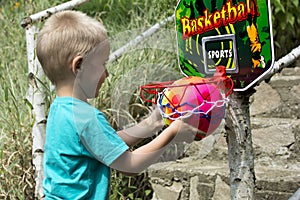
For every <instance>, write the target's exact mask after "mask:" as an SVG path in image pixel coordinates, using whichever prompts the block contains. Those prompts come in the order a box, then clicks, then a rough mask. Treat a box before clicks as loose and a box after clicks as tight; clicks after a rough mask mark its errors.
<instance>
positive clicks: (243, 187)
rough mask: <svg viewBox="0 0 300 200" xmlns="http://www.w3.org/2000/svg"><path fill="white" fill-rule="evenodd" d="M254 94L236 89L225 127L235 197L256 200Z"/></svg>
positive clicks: (231, 182)
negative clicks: (252, 100)
mask: <svg viewBox="0 0 300 200" xmlns="http://www.w3.org/2000/svg"><path fill="white" fill-rule="evenodd" d="M251 94H253V93H252V92H248V93H247V94H242V93H238V92H234V93H233V94H232V95H231V96H230V102H229V104H228V108H227V114H226V126H225V128H226V134H227V135H226V139H227V144H228V158H229V169H230V196H231V199H232V200H236V199H238V200H243V199H247V200H251V199H255V197H254V187H255V173H254V154H253V147H252V135H251V127H250V112H249V97H250V96H251Z"/></svg>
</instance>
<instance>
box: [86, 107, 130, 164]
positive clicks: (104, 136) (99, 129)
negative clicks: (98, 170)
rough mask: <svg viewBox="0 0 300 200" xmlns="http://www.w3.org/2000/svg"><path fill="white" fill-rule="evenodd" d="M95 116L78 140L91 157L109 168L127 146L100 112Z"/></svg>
mask: <svg viewBox="0 0 300 200" xmlns="http://www.w3.org/2000/svg"><path fill="white" fill-rule="evenodd" d="M95 114H96V116H95V117H94V118H93V119H92V120H89V122H88V124H87V125H86V126H85V128H84V129H83V130H82V132H81V133H80V140H81V142H82V143H83V145H84V146H85V148H86V149H87V150H88V151H89V153H90V154H92V156H94V157H95V158H96V159H97V160H99V161H100V162H102V163H104V164H105V165H107V166H109V165H110V164H111V163H112V162H113V161H114V160H116V159H117V158H118V157H119V156H120V155H122V154H123V153H124V152H125V151H126V150H127V149H128V146H127V145H126V143H125V142H124V141H123V140H122V138H120V136H119V135H118V134H117V132H116V131H115V130H114V129H113V128H112V127H111V125H110V124H109V122H108V121H107V120H106V118H105V116H104V115H103V114H102V113H101V112H96V113H95Z"/></svg>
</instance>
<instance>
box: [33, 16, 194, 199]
mask: <svg viewBox="0 0 300 200" xmlns="http://www.w3.org/2000/svg"><path fill="white" fill-rule="evenodd" d="M36 50H37V57H38V59H39V61H40V63H41V65H42V67H43V69H44V71H45V74H46V75H47V77H48V78H49V79H50V80H51V82H52V83H53V84H54V85H55V87H56V93H57V97H56V98H55V100H54V102H53V103H52V105H51V107H50V112H49V116H48V120H47V128H46V144H45V155H44V169H45V170H44V175H45V180H44V193H45V199H46V200H47V199H72V200H75V199H97V200H102V199H108V196H109V177H110V168H113V169H116V170H119V171H121V172H124V173H126V174H136V173H139V172H141V171H143V170H144V169H146V168H147V167H148V166H149V165H151V164H153V163H155V162H156V160H157V159H158V158H159V156H160V155H161V154H162V152H163V150H164V149H165V148H166V147H167V146H168V144H170V142H172V141H180V142H182V141H186V142H189V143H190V142H192V141H193V139H194V136H195V134H196V131H197V130H196V129H195V128H192V127H191V126H189V125H187V124H185V123H184V122H183V121H181V120H176V121H174V122H173V123H172V124H171V125H170V126H169V127H168V128H166V129H165V130H163V131H162V132H161V134H160V135H159V136H157V137H156V138H155V139H154V140H152V141H151V142H149V143H148V144H146V145H144V146H142V147H140V148H138V149H136V150H134V151H132V152H131V151H129V150H128V149H129V147H130V146H132V145H134V144H136V143H137V142H139V141H141V140H142V139H143V138H147V137H150V136H153V135H154V134H155V133H156V132H157V131H159V130H160V129H161V128H162V126H163V122H162V119H161V117H160V114H159V112H158V111H157V110H155V111H154V112H153V113H152V114H151V115H150V116H149V117H148V118H146V119H145V120H144V121H142V122H140V123H139V124H138V125H136V126H134V127H131V128H129V129H126V130H123V131H119V132H116V131H115V130H114V129H113V128H112V127H111V126H110V125H109V123H108V121H107V120H106V118H105V116H104V115H103V114H102V113H101V112H100V111H99V110H97V109H96V108H94V107H92V106H91V105H90V104H88V103H87V99H89V98H94V97H97V95H98V90H99V89H100V87H101V84H102V83H103V82H104V80H105V78H106V77H107V76H108V73H107V70H106V68H105V63H106V62H107V60H108V57H109V51H110V48H109V42H108V37H107V34H106V30H105V28H104V27H103V25H102V24H101V23H100V22H98V21H97V20H95V19H93V18H91V17H88V16H87V15H85V14H83V13H81V12H78V11H63V12H59V13H56V14H54V15H52V16H51V17H50V18H49V19H48V20H47V21H46V22H45V25H44V27H43V29H42V30H41V31H40V33H39V35H38V39H37V49H36Z"/></svg>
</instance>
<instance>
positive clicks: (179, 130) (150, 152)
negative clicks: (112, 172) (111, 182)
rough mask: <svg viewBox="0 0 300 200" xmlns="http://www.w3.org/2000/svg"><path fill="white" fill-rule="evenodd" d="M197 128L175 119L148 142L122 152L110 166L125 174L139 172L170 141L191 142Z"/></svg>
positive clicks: (152, 160) (160, 152) (152, 162)
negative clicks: (132, 149) (131, 150)
mask: <svg viewBox="0 0 300 200" xmlns="http://www.w3.org/2000/svg"><path fill="white" fill-rule="evenodd" d="M197 130H198V129H196V128H194V127H191V126H189V125H188V124H186V123H184V122H183V121H181V120H176V121H174V122H173V123H172V124H171V125H170V126H169V127H168V128H166V129H165V130H164V131H163V132H162V133H161V134H160V135H159V136H157V137H156V138H155V139H154V140H152V141H151V142H149V143H148V144H146V145H144V146H141V147H140V148H138V149H136V150H134V151H133V152H130V151H126V152H125V153H123V154H122V155H121V156H120V157H119V158H117V159H116V160H115V161H114V162H113V163H112V164H111V165H110V167H111V168H113V169H116V170H118V171H121V172H124V173H127V174H137V173H140V172H142V171H143V170H144V169H146V168H147V167H148V166H150V165H151V164H154V163H155V162H156V161H157V160H158V158H159V157H160V155H161V154H162V153H163V151H164V150H165V148H166V147H167V146H168V145H169V144H170V143H171V142H173V141H174V142H183V141H185V142H188V143H191V142H192V141H193V140H194V138H195V134H196V133H197Z"/></svg>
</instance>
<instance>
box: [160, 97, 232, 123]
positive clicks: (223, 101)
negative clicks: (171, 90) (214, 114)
mask: <svg viewBox="0 0 300 200" xmlns="http://www.w3.org/2000/svg"><path fill="white" fill-rule="evenodd" d="M163 96H164V94H163V93H159V98H158V101H157V104H158V105H159V108H160V112H161V115H162V116H163V118H168V119H170V120H176V119H185V118H188V117H190V116H191V115H198V114H204V115H207V114H208V113H209V112H211V111H212V110H213V109H214V108H216V107H217V108H218V107H224V106H225V105H226V104H227V103H228V102H229V98H228V97H224V95H223V94H222V97H223V99H220V100H217V101H214V102H213V101H207V100H203V102H202V103H201V104H200V105H199V106H196V107H195V108H193V109H192V110H184V111H179V110H177V109H175V111H174V112H172V113H169V114H166V113H165V112H164V111H163V109H162V108H163V107H165V106H163V105H161V104H160V102H162V101H160V99H161V98H162V97H163ZM169 103H170V102H169ZM206 104H211V105H212V106H211V107H210V108H209V109H208V110H207V111H205V112H204V111H201V110H200V108H201V107H202V106H204V105H206ZM179 107H180V106H179ZM175 114H179V116H177V115H176V117H172V116H174V115H175Z"/></svg>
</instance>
